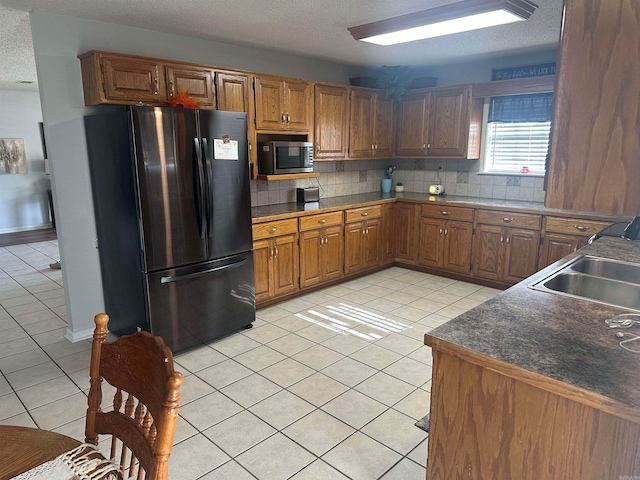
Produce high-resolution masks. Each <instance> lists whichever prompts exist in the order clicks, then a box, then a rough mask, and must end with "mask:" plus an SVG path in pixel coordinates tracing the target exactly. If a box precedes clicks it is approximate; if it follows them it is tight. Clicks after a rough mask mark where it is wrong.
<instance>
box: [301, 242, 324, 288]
mask: <svg viewBox="0 0 640 480" xmlns="http://www.w3.org/2000/svg"><path fill="white" fill-rule="evenodd" d="M322 241H323V240H322V232H321V230H311V231H308V232H301V233H300V287H301V288H306V287H310V286H312V285H317V284H318V283H320V282H321V281H322V271H321V269H322V267H321V265H322V264H321V260H320V251H321V249H322V245H321V243H322Z"/></svg>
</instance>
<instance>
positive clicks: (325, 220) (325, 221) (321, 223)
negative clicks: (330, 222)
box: [318, 218, 327, 225]
mask: <svg viewBox="0 0 640 480" xmlns="http://www.w3.org/2000/svg"><path fill="white" fill-rule="evenodd" d="M318 223H319V224H320V225H323V224H325V223H327V219H326V218H323V219H321V220H318Z"/></svg>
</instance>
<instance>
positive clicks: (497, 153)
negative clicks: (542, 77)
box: [483, 93, 553, 174]
mask: <svg viewBox="0 0 640 480" xmlns="http://www.w3.org/2000/svg"><path fill="white" fill-rule="evenodd" d="M552 103H553V93H535V94H528V95H511V96H504V97H492V98H491V99H490V100H489V108H488V110H489V111H488V117H487V124H486V132H487V133H486V142H485V151H484V168H483V171H484V172H486V173H520V171H521V169H522V167H528V168H529V171H530V173H533V174H544V173H545V160H546V157H547V150H548V147H549V133H550V130H551V115H552V108H551V107H552Z"/></svg>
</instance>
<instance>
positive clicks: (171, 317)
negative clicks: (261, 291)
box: [147, 252, 255, 353]
mask: <svg viewBox="0 0 640 480" xmlns="http://www.w3.org/2000/svg"><path fill="white" fill-rule="evenodd" d="M147 289H148V292H149V293H148V295H149V302H148V303H149V323H150V328H151V333H152V334H153V335H160V336H161V337H162V338H163V339H164V341H165V343H166V344H167V345H168V346H169V347H170V348H171V350H172V351H173V352H174V353H175V352H178V351H182V350H185V349H188V348H191V347H195V346H198V345H201V344H202V343H205V342H208V341H211V340H213V339H215V338H217V337H220V336H222V335H225V334H227V333H231V332H233V331H234V330H237V329H239V328H242V327H244V326H246V325H249V324H250V323H252V322H253V321H254V320H255V292H254V289H253V254H252V252H247V253H244V254H242V255H235V256H232V257H226V258H223V259H220V260H215V261H212V262H206V263H203V264H200V265H192V266H189V267H182V268H178V269H172V270H166V271H163V272H155V273H151V274H149V275H147Z"/></svg>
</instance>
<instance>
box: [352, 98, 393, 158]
mask: <svg viewBox="0 0 640 480" xmlns="http://www.w3.org/2000/svg"><path fill="white" fill-rule="evenodd" d="M392 135H393V102H392V100H388V99H386V98H385V97H384V95H383V93H382V92H380V91H379V90H373V89H367V88H352V89H351V116H350V121H349V157H350V158H374V157H390V156H391V155H393V140H392V138H393V136H392Z"/></svg>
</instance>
